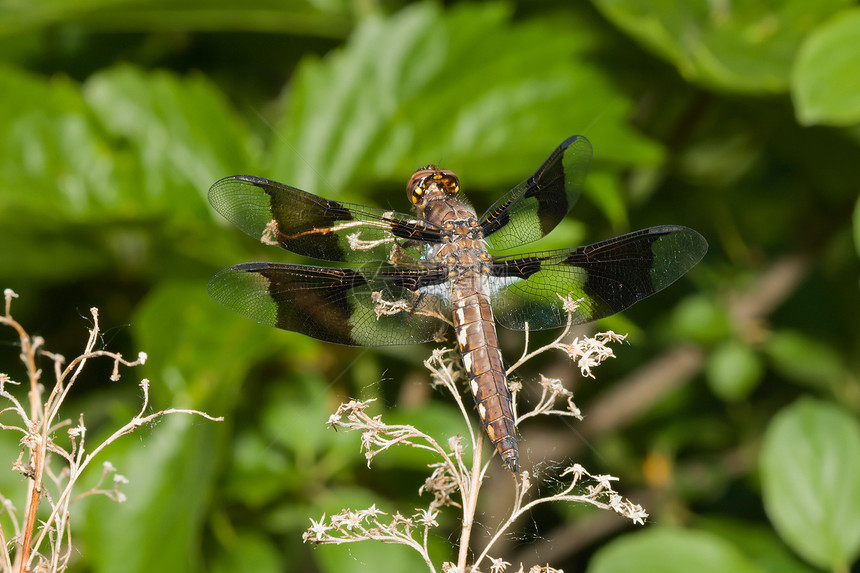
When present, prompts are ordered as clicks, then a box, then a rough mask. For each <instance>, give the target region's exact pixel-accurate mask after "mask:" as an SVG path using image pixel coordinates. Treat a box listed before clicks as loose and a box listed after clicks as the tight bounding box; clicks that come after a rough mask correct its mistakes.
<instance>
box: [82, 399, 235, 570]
mask: <svg viewBox="0 0 860 573" xmlns="http://www.w3.org/2000/svg"><path fill="white" fill-rule="evenodd" d="M219 424H220V423H219V422H210V421H208V420H206V421H201V419H199V418H196V417H192V416H190V415H185V414H174V415H171V416H168V417H167V418H166V419H163V420H162V421H161V422H160V423H159V424H158V425H157V426H155V427H154V429H153V427H152V426H147V427H144V428H141V429H138V430H137V435H134V436H129V437H126V438H124V440H125V441H124V442H120V444H121V447H122V448H123V450H122V451H121V452H119V451H117V450H118V448H113V449H112V453H111V454H110V460H111V461H112V462H113V464H114V466H115V467H116V468H117V470H118V471H119V473H121V474H122V475H124V476H125V477H126V478H127V479H128V480H129V483H128V484H125V485H123V486H122V487H121V490H122V491H123V493H124V494H125V495H126V496H127V501H126V502H125V503H114V502H111V501H108V500H107V499H104V498H95V499H93V500H92V501H91V506H90V508H89V511H87V512H85V513H84V514H83V515H85V516H86V520H87V521H86V524H85V529H84V531H83V532H82V539H83V540H84V542H85V544H86V547H87V548H88V550H86V551H84V554H85V555H86V556H87V558H88V559H89V560H90V561H91V563H92V567H93V570H94V571H105V572H108V571H124V572H127V573H135V572H138V571H139V572H146V571H192V572H193V571H197V570H199V569H200V564H201V560H200V557H201V554H200V551H199V550H198V543H199V536H200V531H201V527H202V524H203V521H204V519H205V510H206V508H207V507H208V505H209V501H210V500H209V498H210V495H211V492H212V486H213V481H214V477H215V472H214V469H215V459H216V452H217V446H216V444H217V443H218V440H217V439H215V436H216V434H219V433H223V428H219V426H218V425H219Z"/></svg>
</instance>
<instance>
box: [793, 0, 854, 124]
mask: <svg viewBox="0 0 860 573" xmlns="http://www.w3.org/2000/svg"><path fill="white" fill-rule="evenodd" d="M791 92H792V96H793V98H794V104H795V106H796V108H797V109H796V112H797V119H798V121H799V122H800V123H802V124H804V125H816V124H826V125H852V124H855V123H857V122H860V8H852V9H850V10H844V11H842V12H841V13H839V14H838V15H837V16H836V17H834V18H832V19H831V20H829V21H828V22H826V23H824V24H822V25H821V26H819V27H818V28H817V29H816V30H815V31H814V32H813V33H811V34H810V35H809V37H808V38H806V40H805V41H804V43H803V46H802V47H801V50H800V53H799V54H798V55H797V61H796V62H795V65H794V69H793V71H792V75H791Z"/></svg>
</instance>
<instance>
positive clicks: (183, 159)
mask: <svg viewBox="0 0 860 573" xmlns="http://www.w3.org/2000/svg"><path fill="white" fill-rule="evenodd" d="M83 90H84V96H85V98H86V100H87V102H88V103H89V104H90V106H91V107H92V109H93V112H94V113H95V114H96V117H97V118H98V119H99V120H100V121H101V122H102V124H103V125H104V128H105V129H106V130H107V132H108V133H109V134H110V135H111V136H113V137H116V138H121V139H122V140H125V141H128V142H129V143H130V144H131V145H132V146H133V149H134V150H135V152H136V157H134V159H135V162H136V164H137V165H138V166H139V169H140V173H139V176H140V181H139V183H138V185H136V186H135V189H134V191H135V195H134V196H135V198H136V199H137V201H140V198H141V197H142V198H145V199H146V200H147V202H155V203H157V204H158V205H161V206H163V207H169V208H170V209H172V210H173V211H174V212H175V211H176V210H177V209H178V208H181V207H182V206H183V205H184V204H186V203H187V204H189V205H190V206H191V207H192V208H193V209H194V211H195V213H197V214H198V216H199V214H202V213H203V212H204V203H203V202H201V201H199V200H198V198H197V197H193V195H190V194H188V193H185V194H181V195H179V198H188V197H193V200H190V201H186V202H178V201H177V193H176V191H175V189H176V187H180V188H183V187H184V188H189V187H190V188H191V189H197V191H198V193H200V194H201V195H202V194H203V193H205V191H206V189H208V186H209V183H211V182H214V181H216V180H217V179H219V178H221V177H223V176H224V175H228V174H232V173H244V172H246V171H247V170H248V168H249V167H252V166H255V165H256V164H257V162H256V161H255V158H256V157H258V155H259V151H260V150H259V142H258V141H256V140H254V139H253V138H251V137H250V134H249V133H248V132H247V129H246V128H245V126H244V125H243V124H242V123H240V122H239V121H238V119H237V118H236V117H235V116H234V115H233V114H232V111H231V110H230V108H229V106H228V104H227V101H226V99H225V98H224V96H223V95H222V94H221V93H220V92H219V91H218V90H217V89H215V86H214V85H212V84H211V83H209V82H208V81H207V80H206V79H205V78H203V77H202V76H198V75H190V76H188V77H185V78H179V77H177V76H175V75H173V74H170V73H167V72H154V73H147V72H143V71H141V70H138V69H136V68H133V67H131V66H119V67H117V68H112V69H110V70H108V71H104V72H100V73H98V74H96V75H94V76H93V77H91V78H90V79H88V80H87V82H86V84H85V85H84V88H83Z"/></svg>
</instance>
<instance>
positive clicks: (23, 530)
mask: <svg viewBox="0 0 860 573" xmlns="http://www.w3.org/2000/svg"><path fill="white" fill-rule="evenodd" d="M17 296H18V295H17V294H15V293H14V292H13V291H12V290H11V289H6V290H5V291H4V297H5V313H4V314H3V315H0V324H2V325H5V326H8V327H10V328H12V329H13V330H15V332H16V333H17V335H18V339H19V343H20V345H21V354H20V358H21V361H22V362H23V364H24V366H25V368H26V372H27V382H28V385H29V391H28V392H27V402H28V407H27V408H25V407H24V405H23V404H22V403H21V402H20V401H19V400H18V398H17V397H16V396H15V395H14V394H13V393H12V392H11V391H10V389H9V386H10V385H18V382H15V381H13V380H12V379H11V378H10V377H9V376H8V375H7V374H3V373H0V398H3V399H5V400H6V401H7V402H8V403H9V404H10V405H9V406H7V407H6V408H4V409H3V410H0V415H3V414H7V416H6V417H9V415H12V416H13V417H14V421H11V422H6V421H5V418H4V422H2V423H0V430H4V431H12V432H18V433H20V434H21V440H20V444H21V446H22V448H21V453H20V455H19V456H18V460H17V461H16V462H15V463H14V464H13V469H14V470H15V471H17V472H19V473H21V474H23V475H24V476H25V477H26V478H27V479H28V493H27V498H26V501H25V507H24V512H23V513H22V514H20V515H19V514H18V513H17V511H16V509H15V506H14V504H13V503H12V501H11V500H10V499H8V498H6V497H5V496H2V495H0V503H2V511H4V512H6V513H7V514H8V515H9V517H10V518H11V521H12V524H13V527H14V529H15V532H14V535H13V536H12V538H11V539H8V538H7V536H6V532H5V531H3V529H2V527H0V543H2V546H3V550H2V551H0V571H10V572H11V571H19V572H22V573H23V572H24V571H46V572H54V571H64V570H65V569H66V568H67V566H68V564H69V559H70V557H71V554H72V533H71V528H70V507H71V505H72V503H74V502H75V501H77V500H78V499H81V498H83V497H87V496H91V495H103V496H105V497H108V498H109V499H112V500H114V501H116V502H122V501H124V500H125V497H124V496H123V494H122V492H121V491H120V490H119V488H120V486H121V485H122V484H124V483H126V482H127V480H126V478H125V477H124V476H122V475H120V474H119V473H117V471H116V468H114V467H113V466H112V465H111V464H110V462H107V461H106V462H103V464H102V475H101V478H100V479H99V480H98V482H97V483H96V484H95V485H94V486H92V487H90V488H89V489H88V490H86V491H84V492H81V493H77V494H76V495H74V493H75V486H77V485H78V483H77V482H78V481H79V479H80V478H81V476H82V474H83V472H84V470H85V469H86V468H87V467H88V466H89V465H90V464H91V463H92V461H93V460H94V459H95V457H96V456H97V455H98V454H99V453H101V451H102V450H103V449H104V448H105V447H107V446H108V445H109V444H112V443H113V442H115V441H116V440H117V439H119V438H120V437H121V436H124V435H126V434H130V433H131V432H133V431H135V430H136V429H137V428H139V427H140V426H142V425H144V424H147V423H149V422H152V421H153V420H155V419H157V418H160V417H161V416H164V415H166V414H194V415H197V416H203V417H204V418H207V419H209V420H213V421H221V420H223V418H220V417H219V418H215V417H213V416H210V415H209V414H206V413H205V412H200V411H198V410H187V409H180V408H169V409H166V410H160V411H158V412H155V413H152V414H145V412H146V411H147V409H148V408H149V381H148V380H146V379H143V380H141V382H140V387H141V388H142V389H143V404H142V405H141V408H140V411H139V412H138V414H137V415H136V416H135V417H134V418H132V419H131V420H130V421H129V422H128V423H126V424H125V425H123V426H122V427H120V428H118V429H117V430H116V431H114V432H113V433H112V434H111V435H110V436H109V437H108V438H107V439H106V440H104V441H103V442H102V443H100V444H98V445H97V446H96V447H95V448H93V449H92V450H90V451H87V449H86V447H85V437H86V432H87V428H86V426H85V425H84V418H83V415H80V416H79V417H78V423H77V424H75V425H74V426H72V425H71V420H67V419H66V420H63V419H59V415H60V407H61V406H62V405H63V402H64V401H65V400H66V398H67V397H68V395H69V392H70V390H71V389H72V386H73V385H74V383H75V381H76V380H77V379H78V377H79V376H80V374H81V372H83V369H84V366H85V365H86V363H87V361H88V360H90V359H91V358H101V357H104V358H108V359H110V360H113V373H112V374H111V377H110V379H111V380H112V381H117V380H119V378H120V375H119V367H120V365H122V366H127V367H134V366H139V365H141V364H143V363H144V362H145V361H146V354H145V353H143V352H141V353H139V354H138V357H137V360H131V361H130V360H126V359H124V358H123V357H122V355H121V354H118V353H115V352H109V351H107V350H96V344H97V342H98V340H99V322H98V309H96V308H92V309H90V312H91V314H92V318H93V324H92V327H91V328H90V329H89V338H88V339H87V343H86V345H85V348H84V351H83V352H82V353H81V354H80V355H79V356H77V357H76V358H74V359H72V361H71V362H69V364H68V365H67V366H65V367H64V363H65V358H63V357H62V356H60V355H59V354H53V353H51V352H48V351H47V350H44V348H43V347H44V340H43V339H42V338H41V337H38V336H36V337H31V336H30V335H29V334H28V333H27V331H26V330H25V329H24V327H23V326H22V325H21V324H20V323H19V322H18V321H16V320H15V319H14V318H12V314H11V307H12V299H14V298H17ZM40 357H44V358H47V359H48V360H49V361H51V363H52V365H53V377H54V382H53V386H52V387H51V392H50V394H49V395H48V397H47V399H45V400H43V399H42V396H43V393H44V391H45V386H44V385H43V383H42V375H43V372H42V370H41V369H40V368H39V367H38V362H39V359H40ZM64 427H68V429H67V430H66V432H67V435H68V438H69V442H70V445H69V446H67V447H63V446H60V445H59V444H58V443H57V442H55V440H54V437H55V435H56V433H57V432H58V431H59V430H60V429H62V428H64ZM58 459H59V460H60V464H61V469H60V471H58V472H55V471H54V469H53V466H52V464H53V463H54V461H55V460H58ZM46 478H47V479H46ZM105 482H108V483H112V485H111V486H105ZM43 502H47V503H48V505H49V507H50V513H49V515H48V516H47V517H46V518H42V519H40V520H39V521H38V522H37V514H38V511H39V508H40V506H42V504H43Z"/></svg>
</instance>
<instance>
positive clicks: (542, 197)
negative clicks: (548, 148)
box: [480, 135, 592, 250]
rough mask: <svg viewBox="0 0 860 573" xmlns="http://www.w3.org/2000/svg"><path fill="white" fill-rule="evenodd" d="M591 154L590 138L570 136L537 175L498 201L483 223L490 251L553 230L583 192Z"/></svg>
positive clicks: (490, 209) (522, 241)
mask: <svg viewBox="0 0 860 573" xmlns="http://www.w3.org/2000/svg"><path fill="white" fill-rule="evenodd" d="M591 154H592V152H591V144H590V143H589V142H588V140H587V139H585V138H584V137H583V136H581V135H575V136H573V137H570V138H568V139H566V140H565V141H564V142H562V144H561V145H559V146H558V147H557V148H556V149H555V151H553V152H552V153H551V154H550V156H549V157H548V158H547V160H546V161H544V163H543V165H541V166H540V167H539V168H538V170H537V171H536V172H535V173H534V175H532V176H531V177H529V178H528V179H526V180H525V181H523V182H522V183H520V184H519V185H517V186H516V187H514V188H513V189H511V190H510V191H509V192H508V193H507V194H505V195H504V196H503V197H502V198H501V199H499V200H498V201H496V203H495V204H494V205H493V206H492V207H490V208H489V209H488V210H487V212H486V213H484V214H483V215H482V216H481V220H480V225H481V230H482V231H483V233H484V237H485V238H486V239H487V242H488V243H489V245H490V248H492V249H495V250H504V249H510V248H512V247H516V246H518V245H523V244H526V243H530V242H532V241H536V240H538V239H540V238H541V237H543V236H544V235H546V234H547V233H549V232H550V231H552V230H553V229H554V228H555V227H556V225H558V224H559V222H560V221H561V220H562V219H564V217H565V215H567V213H568V211H570V208H571V207H573V205H574V203H576V200H577V199H578V198H579V195H580V193H582V187H583V185H584V184H585V176H586V174H587V173H588V168H589V167H590V166H591Z"/></svg>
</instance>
